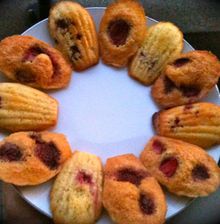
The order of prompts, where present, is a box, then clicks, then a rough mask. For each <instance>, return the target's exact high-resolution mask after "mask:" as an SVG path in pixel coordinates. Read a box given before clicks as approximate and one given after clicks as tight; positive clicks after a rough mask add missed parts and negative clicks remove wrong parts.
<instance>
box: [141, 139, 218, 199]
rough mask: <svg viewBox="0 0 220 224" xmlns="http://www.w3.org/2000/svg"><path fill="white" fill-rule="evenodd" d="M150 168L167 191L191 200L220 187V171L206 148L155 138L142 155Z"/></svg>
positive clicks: (175, 140) (146, 165)
mask: <svg viewBox="0 0 220 224" xmlns="http://www.w3.org/2000/svg"><path fill="white" fill-rule="evenodd" d="M140 158H141V161H142V162H143V164H144V166H145V167H146V169H147V170H148V171H149V172H150V173H151V174H152V175H153V176H154V177H155V178H156V179H157V180H158V181H159V182H160V183H161V184H163V185H165V186H166V187H167V189H168V190H169V191H171V192H173V193H175V194H177V195H182V196H188V197H199V196H207V195H209V194H211V193H213V192H214V191H216V190H217V189H218V187H219V186H220V169H219V167H218V165H217V164H216V162H215V161H214V159H213V158H212V157H211V156H209V155H208V153H206V151H204V150H203V149H202V148H200V147H198V146H196V145H192V144H189V143H186V142H183V141H181V140H177V139H172V138H166V137H160V136H154V137H152V138H151V139H150V141H149V142H148V144H147V145H146V147H145V149H144V150H143V151H142V153H141V156H140Z"/></svg>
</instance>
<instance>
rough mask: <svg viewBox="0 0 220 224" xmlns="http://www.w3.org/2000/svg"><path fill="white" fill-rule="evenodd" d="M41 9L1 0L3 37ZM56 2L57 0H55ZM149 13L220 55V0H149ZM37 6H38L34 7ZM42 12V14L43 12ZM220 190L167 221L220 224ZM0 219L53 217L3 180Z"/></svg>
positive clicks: (35, 222)
mask: <svg viewBox="0 0 220 224" xmlns="http://www.w3.org/2000/svg"><path fill="white" fill-rule="evenodd" d="M40 2H41V6H40V9H41V10H40V13H35V11H34V10H37V9H38V5H37V4H36V3H37V1H36V0H30V1H28V0H0V40H1V39H3V38H4V37H6V36H9V35H12V34H20V33H22V32H23V31H25V30H26V29H27V28H28V27H30V26H31V25H33V24H34V23H36V22H37V21H38V20H39V19H40V17H41V18H46V16H47V9H48V5H47V2H48V0H41V1H40ZM52 2H55V1H52ZM77 2H80V3H81V4H82V5H83V6H85V7H89V6H106V5H107V4H108V3H109V2H111V1H107V0H98V1H93V0H91V1H86V0H81V1H77ZM141 2H142V4H143V5H144V8H145V11H146V15H148V16H149V17H152V18H154V19H156V20H159V21H171V22H173V23H175V24H176V25H177V26H179V27H180V29H181V30H182V31H183V33H184V37H185V39H186V40H187V41H188V42H189V43H190V44H191V45H192V46H193V47H194V48H195V49H200V50H202V49H204V50H210V51H212V52H213V53H214V54H216V55H217V56H218V57H219V58H220V1H219V0H191V1H189V0H176V1H174V0H151V1H150V0H145V1H143V0H142V1H141ZM33 9H34V10H33ZM39 15H41V16H39ZM219 209H220V190H219V191H218V192H216V193H214V194H212V195H211V196H209V197H208V198H202V199H198V200H196V201H195V202H194V203H193V204H191V205H190V206H189V207H188V208H187V209H185V210H184V211H183V212H181V213H180V214H178V215H177V216H175V217H174V218H172V219H170V220H168V221H167V224H219V223H220V210H219ZM0 223H4V224H6V223H7V224H14V223H16V224H20V223H22V224H26V223H31V224H40V223H44V224H48V223H52V221H51V220H50V219H49V218H47V217H46V216H44V215H42V214H40V213H39V212H38V211H36V210H35V209H34V208H32V207H31V206H30V205H29V204H27V203H26V202H25V201H24V200H23V199H21V198H20V196H19V195H18V194H17V193H16V192H15V190H14V188H13V187H12V186H11V185H8V184H3V183H1V182H0Z"/></svg>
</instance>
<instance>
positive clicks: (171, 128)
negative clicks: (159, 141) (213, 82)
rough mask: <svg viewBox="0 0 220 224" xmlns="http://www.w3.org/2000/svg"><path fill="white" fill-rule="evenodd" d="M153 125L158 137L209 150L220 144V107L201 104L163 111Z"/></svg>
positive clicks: (155, 118)
mask: <svg viewBox="0 0 220 224" xmlns="http://www.w3.org/2000/svg"><path fill="white" fill-rule="evenodd" d="M153 125H154V128H155V130H156V132H157V134H158V135H161V136H165V137H171V138H177V139H181V140H183V141H186V142H189V143H192V144H195V145H198V146H201V147H202V148H208V147H210V146H213V145H216V144H219V143H220V106H218V105H216V104H213V103H207V102H201V103H195V104H188V105H185V106H178V107H174V108H171V109H168V110H164V111H163V110H162V111H160V112H157V113H155V114H154V115H153Z"/></svg>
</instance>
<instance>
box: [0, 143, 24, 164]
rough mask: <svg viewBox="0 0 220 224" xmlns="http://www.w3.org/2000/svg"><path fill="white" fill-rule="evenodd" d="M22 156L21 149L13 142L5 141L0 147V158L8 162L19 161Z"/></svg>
mask: <svg viewBox="0 0 220 224" xmlns="http://www.w3.org/2000/svg"><path fill="white" fill-rule="evenodd" d="M22 156H23V154H22V152H21V149H20V148H19V147H18V146H17V145H15V144H13V143H9V142H6V143H5V144H3V145H2V146H1V147H0V160H3V161H9V162H12V161H20V160H21V159H22Z"/></svg>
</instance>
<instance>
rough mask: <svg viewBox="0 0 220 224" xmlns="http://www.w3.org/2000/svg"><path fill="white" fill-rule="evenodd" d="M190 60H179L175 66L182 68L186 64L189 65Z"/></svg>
mask: <svg viewBox="0 0 220 224" xmlns="http://www.w3.org/2000/svg"><path fill="white" fill-rule="evenodd" d="M189 62H190V59H189V58H179V59H177V60H176V61H174V62H173V64H174V66H176V67H182V66H184V65H185V64H187V63H189Z"/></svg>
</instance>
